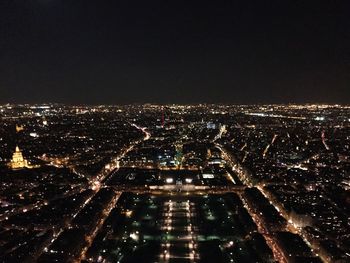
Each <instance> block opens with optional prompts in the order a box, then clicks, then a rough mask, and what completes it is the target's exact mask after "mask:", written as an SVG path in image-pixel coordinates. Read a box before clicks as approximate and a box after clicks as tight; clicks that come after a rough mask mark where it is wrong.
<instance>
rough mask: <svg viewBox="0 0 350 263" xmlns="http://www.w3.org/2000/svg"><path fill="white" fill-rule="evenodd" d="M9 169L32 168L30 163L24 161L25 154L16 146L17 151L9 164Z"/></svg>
mask: <svg viewBox="0 0 350 263" xmlns="http://www.w3.org/2000/svg"><path fill="white" fill-rule="evenodd" d="M9 167H10V168H12V169H13V170H16V169H22V168H32V166H31V165H30V164H29V162H28V161H27V160H26V159H24V157H23V154H22V152H21V150H20V149H19V147H18V146H16V150H15V152H14V153H13V154H12V160H11V162H10V163H9Z"/></svg>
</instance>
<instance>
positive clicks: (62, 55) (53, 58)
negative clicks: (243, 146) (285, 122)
mask: <svg viewBox="0 0 350 263" xmlns="http://www.w3.org/2000/svg"><path fill="white" fill-rule="evenodd" d="M254 2H255V3H254ZM348 10H350V3H349V2H348V1H337V2H330V1H322V2H321V3H320V1H307V2H301V1H300V2H297V1H284V2H283V3H281V2H279V1H271V2H270V3H269V4H266V2H264V3H263V2H262V1H249V3H248V2H244V3H243V2H241V3H229V2H223V3H215V5H214V4H212V2H209V1H201V2H198V3H194V2H191V3H188V2H185V1H184V2H182V1H176V2H170V1H154V2H152V3H148V2H147V3H145V2H141V1H125V2H121V1H108V0H105V1H98V2H95V1H81V0H76V1H68V0H49V1H44V0H32V1H24V0H16V1H10V0H3V1H1V3H0V23H1V26H0V50H1V59H0V72H1V73H0V93H1V97H0V103H1V104H4V103H14V104H24V103H29V104H33V103H48V102H56V103H63V104H69V105H74V104H86V105H99V104H108V105H125V104H133V103H136V104H144V103H155V104H199V103H208V104H211V103H220V104H270V103H273V104H275V103H276V104H288V103H291V104H305V103H310V104H314V103H316V104H349V101H350V88H349V87H350V74H349V72H350V48H349V47H350V17H349V16H348Z"/></svg>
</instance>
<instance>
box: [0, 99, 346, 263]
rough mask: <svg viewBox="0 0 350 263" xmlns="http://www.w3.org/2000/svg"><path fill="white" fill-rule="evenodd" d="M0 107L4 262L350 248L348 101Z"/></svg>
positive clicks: (279, 254) (306, 256) (262, 258)
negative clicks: (344, 103)
mask: <svg viewBox="0 0 350 263" xmlns="http://www.w3.org/2000/svg"><path fill="white" fill-rule="evenodd" d="M0 112H1V119H2V122H1V127H0V141H1V146H0V147H1V177H0V180H1V199H0V200H1V203H0V204H1V214H0V233H1V235H0V251H1V252H0V259H1V262H215V261H217V262H349V260H350V249H349V247H350V246H349V236H350V226H349V221H348V218H349V207H350V206H349V190H350V174H349V168H350V155H349V147H350V133H349V128H350V118H349V116H350V107H348V106H340V105H294V104H290V105H234V106H225V105H214V104H200V105H173V104H172V105H156V104H143V105H130V106H103V105H101V106H65V105H60V104H45V105H11V104H6V105H2V106H1V107H0ZM16 127H17V128H16ZM18 127H21V129H18ZM19 147H20V148H21V149H22V150H20V148H19ZM13 149H16V150H15V152H14V153H13ZM29 163H30V164H29Z"/></svg>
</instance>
